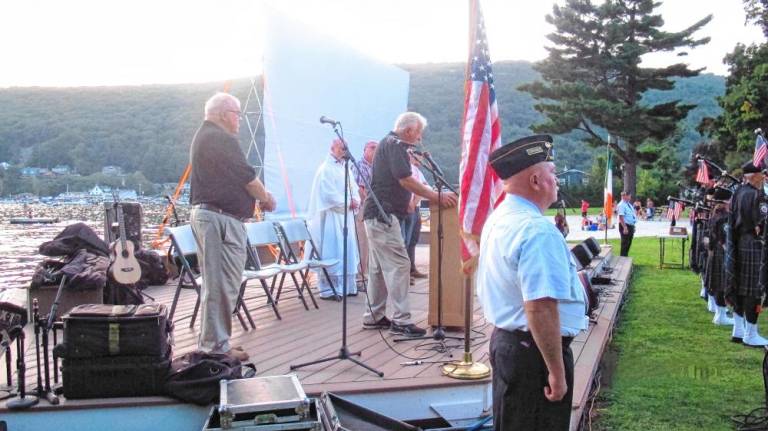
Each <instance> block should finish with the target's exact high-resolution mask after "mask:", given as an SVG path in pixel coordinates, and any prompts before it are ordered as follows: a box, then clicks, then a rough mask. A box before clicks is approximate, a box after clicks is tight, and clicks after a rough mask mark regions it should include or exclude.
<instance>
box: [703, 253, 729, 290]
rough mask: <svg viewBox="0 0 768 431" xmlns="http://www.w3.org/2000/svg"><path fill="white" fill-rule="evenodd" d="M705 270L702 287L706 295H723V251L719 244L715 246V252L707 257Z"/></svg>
mask: <svg viewBox="0 0 768 431" xmlns="http://www.w3.org/2000/svg"><path fill="white" fill-rule="evenodd" d="M706 268H707V272H706V276H705V278H704V283H705V284H704V285H705V286H706V288H707V293H709V294H710V295H717V294H719V293H725V250H723V247H722V246H720V245H719V244H717V245H715V250H714V251H713V252H712V254H710V255H709V256H708V257H707V267H706Z"/></svg>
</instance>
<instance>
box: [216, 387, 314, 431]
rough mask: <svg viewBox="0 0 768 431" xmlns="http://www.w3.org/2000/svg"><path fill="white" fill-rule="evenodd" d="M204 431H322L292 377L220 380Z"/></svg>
mask: <svg viewBox="0 0 768 431" xmlns="http://www.w3.org/2000/svg"><path fill="white" fill-rule="evenodd" d="M219 384H220V390H221V392H220V400H219V405H218V406H214V407H213V408H212V409H211V413H210V415H209V418H208V421H207V422H206V423H205V425H204V426H203V431H218V430H227V429H232V430H248V431H283V430H313V431H321V430H322V429H323V428H322V425H321V424H320V421H319V419H318V417H317V409H316V407H315V403H314V402H313V401H312V400H310V399H309V398H308V397H307V396H306V394H305V393H304V389H302V387H301V383H299V379H298V378H297V377H296V376H295V375H293V374H290V375H285V376H267V377H253V378H250V379H237V380H222V381H221V382H220V383H219Z"/></svg>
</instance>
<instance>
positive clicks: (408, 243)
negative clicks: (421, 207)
mask: <svg viewBox="0 0 768 431" xmlns="http://www.w3.org/2000/svg"><path fill="white" fill-rule="evenodd" d="M400 232H401V233H402V234H403V243H404V244H405V248H406V250H407V251H408V258H409V259H410V260H411V272H413V271H415V270H416V244H418V243H419V234H420V233H421V214H419V211H418V208H417V209H416V211H414V212H412V213H411V214H408V215H407V216H406V217H405V218H404V219H403V220H402V221H400Z"/></svg>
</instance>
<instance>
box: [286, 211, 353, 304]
mask: <svg viewBox="0 0 768 431" xmlns="http://www.w3.org/2000/svg"><path fill="white" fill-rule="evenodd" d="M278 226H279V227H280V236H281V237H282V238H283V239H284V241H285V242H286V244H285V249H286V253H287V254H288V257H289V259H290V260H291V261H292V262H306V264H307V270H306V271H305V273H304V277H305V278H306V277H307V275H308V273H309V270H310V269H320V270H322V271H323V275H324V276H325V279H326V280H327V281H328V284H329V285H330V286H331V290H333V293H334V295H337V296H338V295H339V293H338V292H337V291H336V287H335V286H334V285H333V280H332V279H331V276H330V274H328V268H330V267H332V266H335V265H338V264H339V259H323V258H322V256H320V251H319V250H318V248H317V246H316V245H315V241H314V240H313V239H312V234H310V232H309V228H308V227H307V222H306V220H302V219H291V220H284V221H281V222H279V223H278ZM307 242H308V243H309V244H310V245H312V253H311V254H310V255H309V256H307V255H304V256H303V258H302V259H301V260H299V258H298V256H297V255H296V253H295V251H294V249H293V247H292V245H293V244H306V243H307ZM305 250H306V249H305Z"/></svg>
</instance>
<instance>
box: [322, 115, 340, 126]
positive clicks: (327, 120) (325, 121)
mask: <svg viewBox="0 0 768 431" xmlns="http://www.w3.org/2000/svg"><path fill="white" fill-rule="evenodd" d="M320 123H321V124H330V125H332V126H335V125H337V124H339V122H338V121H336V120H334V119H333V118H328V117H326V116H325V115H323V116H322V117H320Z"/></svg>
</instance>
